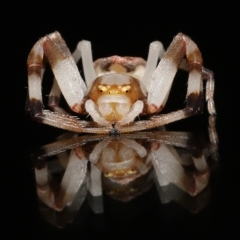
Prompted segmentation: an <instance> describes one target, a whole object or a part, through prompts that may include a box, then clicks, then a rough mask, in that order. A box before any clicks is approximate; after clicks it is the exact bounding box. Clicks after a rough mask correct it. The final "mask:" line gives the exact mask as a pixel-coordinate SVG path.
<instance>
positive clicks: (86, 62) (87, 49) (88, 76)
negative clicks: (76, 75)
mask: <svg viewBox="0 0 240 240" xmlns="http://www.w3.org/2000/svg"><path fill="white" fill-rule="evenodd" d="M77 50H78V51H80V53H81V55H82V62H83V70H84V76H85V81H86V84H87V86H88V87H90V86H91V85H92V83H93V81H94V80H95V79H96V77H97V75H96V73H95V70H94V66H93V59H92V50H91V42H89V41H84V40H83V41H81V42H79V43H78V45H77Z"/></svg>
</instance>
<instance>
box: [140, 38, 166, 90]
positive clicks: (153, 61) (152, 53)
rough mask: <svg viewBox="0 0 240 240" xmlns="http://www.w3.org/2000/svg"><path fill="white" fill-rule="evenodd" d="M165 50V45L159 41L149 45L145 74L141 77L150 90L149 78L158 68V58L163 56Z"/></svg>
mask: <svg viewBox="0 0 240 240" xmlns="http://www.w3.org/2000/svg"><path fill="white" fill-rule="evenodd" d="M164 52H165V50H164V48H163V45H162V43H161V42H159V41H155V42H152V43H151V44H150V46H149V52H148V58H147V63H146V68H145V72H144V75H143V77H142V79H141V82H142V83H143V84H144V86H145V87H146V89H147V91H148V92H149V86H150V85H149V79H151V76H152V74H153V72H154V70H155V69H156V66H157V62H158V59H159V58H161V57H162V56H163V54H164Z"/></svg>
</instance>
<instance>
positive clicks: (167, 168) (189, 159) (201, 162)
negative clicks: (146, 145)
mask: <svg viewBox="0 0 240 240" xmlns="http://www.w3.org/2000/svg"><path fill="white" fill-rule="evenodd" d="M186 151H189V150H186ZM198 151H199V149H198ZM151 158H152V163H153V166H154V169H155V172H156V175H157V179H158V183H159V185H160V186H166V185H169V184H170V183H173V184H175V185H177V186H178V187H179V188H181V189H182V190H184V191H185V192H187V193H188V194H190V195H192V196H195V195H197V194H198V193H199V192H201V191H202V190H203V189H204V188H205V187H206V186H207V184H208V180H209V170H208V166H207V163H206V160H205V157H204V155H203V152H202V151H200V154H199V155H198V156H193V155H191V154H189V153H188V152H187V155H186V156H185V155H183V156H182V157H180V155H179V153H178V151H177V150H176V149H175V148H174V147H173V146H171V145H165V144H160V145H159V144H156V143H153V144H152V150H151ZM190 164H193V165H194V167H195V171H194V172H192V171H186V170H185V169H184V166H187V165H190Z"/></svg>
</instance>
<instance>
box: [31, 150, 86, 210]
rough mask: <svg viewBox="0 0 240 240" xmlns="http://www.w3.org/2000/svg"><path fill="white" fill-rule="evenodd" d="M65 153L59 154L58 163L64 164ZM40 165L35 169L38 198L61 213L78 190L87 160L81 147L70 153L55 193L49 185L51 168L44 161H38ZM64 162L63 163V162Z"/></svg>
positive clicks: (84, 178) (83, 176) (84, 173)
mask: <svg viewBox="0 0 240 240" xmlns="http://www.w3.org/2000/svg"><path fill="white" fill-rule="evenodd" d="M61 155H67V154H66V153H61V154H59V155H58V156H59V161H60V160H61V163H62V164H63V163H64V162H66V159H67V158H66V156H64V157H63V156H61ZM39 161H40V164H38V165H37V167H35V177H36V182H37V192H38V196H39V198H40V199H41V200H42V201H43V202H44V203H45V204H46V205H48V206H49V207H50V208H52V209H55V210H58V211H61V210H62V209H63V208H64V207H65V206H67V205H70V204H71V203H72V201H73V200H74V197H75V196H76V194H77V192H78V190H79V189H80V187H81V185H82V184H83V182H84V181H86V176H87V175H86V174H87V163H88V161H87V159H86V158H85V156H84V154H83V150H82V148H81V147H78V148H76V149H74V150H72V151H71V154H70V157H69V160H68V161H67V162H66V163H65V165H66V170H65V173H64V176H63V178H62V181H61V184H60V190H59V191H57V192H56V191H55V190H53V189H52V188H51V185H50V184H49V180H50V178H49V175H50V172H49V171H51V170H50V169H51V166H49V165H48V164H47V163H46V161H45V160H43V159H41V160H39ZM63 161H64V162H63Z"/></svg>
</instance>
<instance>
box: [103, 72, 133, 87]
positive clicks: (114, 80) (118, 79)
mask: <svg viewBox="0 0 240 240" xmlns="http://www.w3.org/2000/svg"><path fill="white" fill-rule="evenodd" d="M101 84H106V85H123V84H130V77H129V76H128V75H124V74H116V73H114V74H107V75H104V76H102V80H101Z"/></svg>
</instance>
